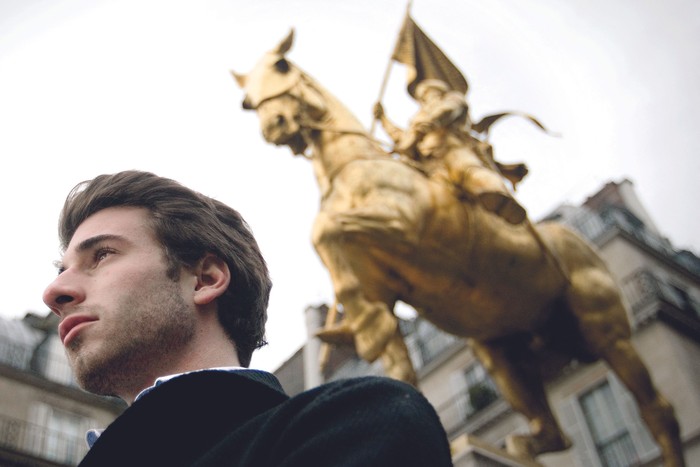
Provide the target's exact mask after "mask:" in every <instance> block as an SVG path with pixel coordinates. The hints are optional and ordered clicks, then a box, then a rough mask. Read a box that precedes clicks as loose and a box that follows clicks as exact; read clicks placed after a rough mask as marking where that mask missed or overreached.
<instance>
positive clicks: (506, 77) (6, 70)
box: [0, 0, 700, 370]
mask: <svg viewBox="0 0 700 467" xmlns="http://www.w3.org/2000/svg"><path fill="white" fill-rule="evenodd" d="M405 5H406V3H405V1H403V0H358V1H354V2H340V1H333V2H331V1H328V0H326V1H322V0H274V1H273V0H268V1H263V0H261V1H257V2H252V1H236V0H227V1H224V0H209V1H195V0H192V1H182V0H120V1H116V0H115V1H108V0H71V1H68V0H65V1H61V0H51V1H49V0H45V1H41V0H0V155H1V157H2V161H3V162H2V163H3V167H4V168H3V170H2V172H0V176H1V177H2V183H1V184H0V203H2V213H3V221H2V229H1V230H0V240H1V241H2V245H3V247H4V252H3V255H2V257H3V259H4V267H3V268H2V269H1V270H0V287H1V293H2V296H3V298H4V300H3V301H2V304H0V315H2V316H5V317H21V316H23V315H24V314H25V313H26V312H27V311H29V310H32V311H35V312H39V313H43V312H45V311H46V307H45V306H44V305H43V303H42V302H41V293H42V291H43V289H44V287H45V285H46V284H47V283H48V282H49V281H51V280H52V279H53V277H54V276H55V271H54V268H53V266H52V261H53V260H54V259H57V258H58V249H57V238H56V222H57V216H58V211H59V209H60V207H61V205H62V203H63V200H64V198H65V196H66V194H67V193H68V191H69V190H70V189H71V188H72V187H73V186H74V185H75V184H76V183H78V182H80V181H82V180H85V179H89V178H92V177H94V176H95V175H98V174H101V173H112V172H116V171H120V170H125V169H141V170H149V171H153V172H155V173H157V174H159V175H163V176H168V177H171V178H175V179H176V180H179V181H181V182H182V183H184V184H186V185H188V186H190V187H192V188H194V189H196V190H198V191H201V192H203V193H205V194H207V195H209V196H213V197H215V198H218V199H220V200H222V201H224V202H227V203H228V204H230V205H232V206H233V207H235V208H237V209H238V210H240V211H241V213H242V214H243V215H244V217H246V219H247V220H248V222H249V223H250V225H251V226H252V228H253V231H254V233H255V234H256V236H257V238H258V239H259V242H260V245H261V248H262V250H263V253H264V254H265V255H266V257H267V260H268V263H269V266H270V269H271V272H272V276H273V280H274V282H275V285H274V288H273V293H272V300H271V306H270V318H269V324H268V338H269V340H270V342H271V344H270V345H269V346H268V347H267V348H266V349H264V350H262V351H259V352H258V353H257V354H256V356H254V358H253V365H254V366H257V367H260V368H264V369H270V370H272V369H274V368H276V367H277V366H278V365H279V363H281V362H282V361H284V360H285V359H286V358H287V357H288V356H289V355H291V353H292V352H293V351H294V350H295V349H296V348H297V347H298V346H299V345H301V344H302V343H303V340H304V338H305V331H304V318H303V310H304V308H305V307H306V306H308V305H315V304H319V303H322V302H329V301H331V300H332V294H331V288H330V283H329V280H328V278H327V275H326V271H325V269H324V268H323V267H322V265H321V264H320V262H319V261H318V259H317V257H316V255H315V253H314V252H313V250H312V248H311V245H310V240H309V237H310V228H311V223H312V220H313V217H314V215H315V212H316V209H317V207H318V190H317V188H316V184H315V180H314V178H313V175H312V171H311V166H310V165H309V164H308V163H307V162H306V161H305V160H302V159H300V158H293V157H292V156H291V153H290V152H289V151H288V149H286V148H275V147H273V146H270V145H268V144H267V143H265V142H264V141H263V139H262V137H261V136H260V131H259V128H258V120H257V116H256V115H255V114H253V113H251V112H244V111H243V110H241V108H240V101H241V99H242V94H241V91H240V90H239V89H238V87H237V86H236V84H235V82H234V81H233V80H232V78H231V77H230V75H229V70H230V69H235V70H236V71H238V72H245V71H247V70H249V69H250V68H251V67H252V66H253V64H254V63H255V61H257V59H258V58H259V57H260V56H261V55H262V54H263V53H264V52H265V51H267V50H268V49H270V48H272V47H273V46H274V45H275V44H277V42H278V41H279V40H281V39H282V38H283V37H284V36H285V35H286V33H287V32H288V30H289V28H290V27H294V28H295V29H296V42H295V44H294V47H293V49H292V51H291V53H290V54H289V57H290V58H291V59H292V60H293V61H295V62H296V63H297V64H298V65H299V66H301V67H302V68H303V69H305V70H306V71H307V72H309V74H311V75H312V76H313V77H315V78H316V79H318V81H319V82H321V83H322V84H323V85H324V86H325V87H326V88H328V89H329V90H330V91H331V92H333V93H335V94H336V95H337V96H338V97H339V98H340V99H341V100H342V101H343V102H344V103H346V104H347V105H348V106H349V107H350V108H351V110H353V111H354V112H356V114H357V115H358V116H359V117H360V119H361V120H362V121H363V122H365V123H366V125H367V126H368V127H369V124H370V116H371V109H372V104H373V103H374V101H375V100H376V99H377V96H378V92H379V88H380V85H381V80H382V76H383V73H384V69H385V67H386V64H387V60H388V58H389V56H390V54H391V50H392V48H393V44H394V40H395V38H396V34H397V32H398V30H399V27H400V23H401V19H402V15H403V12H404V9H405ZM412 12H413V16H414V18H415V20H416V21H417V22H418V24H419V25H420V26H421V27H422V28H423V29H424V30H425V31H426V32H427V33H428V34H429V35H430V36H431V37H432V38H433V39H434V40H435V42H437V44H438V45H439V46H441V47H442V49H443V50H444V51H445V52H446V53H447V54H448V55H449V56H450V57H451V58H452V59H453V60H454V61H455V63H456V64H457V65H458V66H459V67H460V69H461V70H462V71H463V72H464V74H465V75H466V77H467V79H468V80H469V84H470V92H469V95H468V98H469V102H470V104H471V109H472V116H473V117H474V118H475V119H478V118H479V117H481V116H483V115H485V114H489V113H493V112H497V111H501V110H508V109H513V110H520V111H525V112H529V113H531V114H533V115H535V116H536V117H537V118H539V119H540V120H541V121H542V122H543V123H544V124H545V125H546V126H548V127H549V128H550V129H551V130H553V131H555V132H558V133H560V134H561V137H558V138H553V137H550V136H546V135H544V134H543V133H540V132H538V131H537V130H536V129H535V128H534V127H533V126H532V125H530V124H528V123H526V122H524V121H520V120H517V119H510V120H507V121H505V122H503V123H500V124H499V125H498V126H497V127H496V129H495V130H494V132H493V135H492V141H493V143H494V146H495V150H496V156H497V158H498V159H501V160H503V161H507V162H512V161H525V162H526V163H527V164H528V165H529V167H530V169H531V174H530V175H529V176H528V177H527V179H526V180H525V182H524V183H523V184H522V186H521V189H520V190H519V191H518V193H517V196H518V198H519V200H520V201H521V202H522V203H523V204H524V205H525V206H526V207H527V208H528V210H529V212H530V215H531V217H532V218H534V219H537V218H539V217H541V216H543V215H545V214H546V213H548V212H549V211H550V210H551V209H553V208H554V207H556V206H557V205H559V204H561V203H563V202H571V203H579V202H581V201H582V200H583V199H585V197H586V196H587V195H590V194H593V193H594V192H595V191H597V190H598V189H599V188H600V187H601V186H602V185H603V184H604V183H606V182H607V181H610V180H615V181H619V180H621V179H623V178H629V179H630V180H632V181H633V182H634V184H635V186H636V189H637V192H638V194H639V196H640V198H641V199H642V202H643V203H644V204H645V205H646V206H647V208H648V210H649V212H650V214H651V215H652V217H653V218H655V219H656V221H657V224H658V226H659V227H660V230H661V231H662V232H663V233H664V235H666V236H668V237H669V239H670V240H671V241H672V242H673V243H674V244H675V245H676V246H677V247H684V248H689V249H691V250H693V251H695V252H696V253H697V252H698V246H699V243H700V242H699V241H698V239H699V238H700V218H699V216H698V210H697V207H696V203H697V202H698V201H699V200H700V188H699V187H698V182H697V179H698V173H700V170H699V169H700V162H699V161H700V156H699V153H700V137H698V129H697V127H698V124H700V118H699V116H698V111H699V109H700V93H699V92H698V90H697V86H698V83H700V54H698V52H697V47H698V44H699V43H700V3H698V2H696V1H693V0H667V1H665V2H658V1H655V0H571V1H568V2H562V1H560V0H529V1H525V2H523V1H522V0H489V1H486V2H484V1H478V0H452V1H448V0H431V1H428V0H414V2H413V7H412ZM391 73H392V74H391V77H392V79H391V81H390V84H389V90H388V92H387V95H386V97H385V99H384V102H385V107H386V108H387V112H388V113H389V115H390V117H392V118H393V119H394V120H395V121H397V122H398V123H405V121H406V120H407V119H408V117H409V116H410V113H411V112H412V110H413V107H412V103H411V101H410V100H408V98H407V97H406V94H405V91H404V87H403V83H404V77H405V71H404V69H403V68H402V67H401V66H394V67H393V69H392V72H391ZM382 136H383V135H382Z"/></svg>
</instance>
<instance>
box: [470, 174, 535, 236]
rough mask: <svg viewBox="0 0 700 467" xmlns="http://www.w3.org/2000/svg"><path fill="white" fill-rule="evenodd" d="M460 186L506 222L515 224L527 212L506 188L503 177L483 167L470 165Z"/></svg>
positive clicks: (521, 219)
mask: <svg viewBox="0 0 700 467" xmlns="http://www.w3.org/2000/svg"><path fill="white" fill-rule="evenodd" d="M461 186H462V187H463V188H464V189H465V190H466V191H467V193H469V194H471V195H474V196H476V198H477V199H478V200H479V202H480V203H481V205H482V206H483V207H484V209H486V210H487V211H489V212H492V213H494V214H497V215H498V216H500V217H501V218H503V219H504V220H506V221H507V222H509V223H511V224H514V225H517V224H520V223H521V222H523V221H524V220H525V217H526V216H527V213H526V212H525V208H523V207H522V206H521V205H520V204H518V202H517V201H516V200H515V199H514V198H513V196H512V195H511V194H510V192H509V191H508V188H506V186H505V184H504V183H503V179H502V178H501V176H500V175H499V174H497V173H496V172H494V171H493V170H490V169H487V168H485V167H478V166H477V167H470V168H469V169H468V171H467V173H466V176H465V177H464V179H463V181H462V183H461Z"/></svg>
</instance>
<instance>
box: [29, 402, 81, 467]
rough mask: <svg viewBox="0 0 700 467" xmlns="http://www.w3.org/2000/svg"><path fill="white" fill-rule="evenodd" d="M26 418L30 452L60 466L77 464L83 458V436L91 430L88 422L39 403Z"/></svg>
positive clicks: (77, 416) (75, 415) (78, 416)
mask: <svg viewBox="0 0 700 467" xmlns="http://www.w3.org/2000/svg"><path fill="white" fill-rule="evenodd" d="M30 416H31V419H32V422H33V423H32V425H31V429H30V430H29V434H30V436H29V437H28V439H27V442H28V446H27V447H28V448H29V449H28V450H29V451H30V452H32V453H34V454H36V455H38V456H39V457H42V458H44V459H50V460H53V461H56V462H59V463H64V464H77V463H78V462H79V461H80V459H82V458H83V456H85V453H86V452H87V444H86V442H85V433H86V432H87V430H88V429H90V428H94V427H93V426H92V425H93V423H92V422H91V420H90V419H88V418H86V417H84V416H82V415H79V414H75V413H72V412H68V411H65V410H61V409H58V408H56V407H53V406H51V405H48V404H43V403H38V404H36V405H35V406H33V407H32V413H31V415H30Z"/></svg>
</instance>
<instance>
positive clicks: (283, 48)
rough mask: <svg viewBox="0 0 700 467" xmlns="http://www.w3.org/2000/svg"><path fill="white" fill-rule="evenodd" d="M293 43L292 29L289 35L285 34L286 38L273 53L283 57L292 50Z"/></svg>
mask: <svg viewBox="0 0 700 467" xmlns="http://www.w3.org/2000/svg"><path fill="white" fill-rule="evenodd" d="M293 42H294V28H292V29H290V30H289V34H287V37H285V38H284V40H283V41H282V42H280V43H279V45H278V46H277V49H276V50H275V53H276V54H277V55H284V54H286V53H287V52H289V49H291V48H292V43H293Z"/></svg>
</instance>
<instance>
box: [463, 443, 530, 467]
mask: <svg viewBox="0 0 700 467" xmlns="http://www.w3.org/2000/svg"><path fill="white" fill-rule="evenodd" d="M451 448H452V461H453V463H454V466H455V467H543V466H542V464H540V463H539V462H535V461H526V460H522V459H518V458H517V457H513V456H511V455H510V454H508V453H507V452H506V451H504V450H503V449H500V448H497V447H495V446H492V445H490V444H488V443H486V442H485V441H482V440H480V439H479V438H476V437H474V436H469V435H461V436H459V437H458V438H456V439H455V440H453V441H452V443H451Z"/></svg>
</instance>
